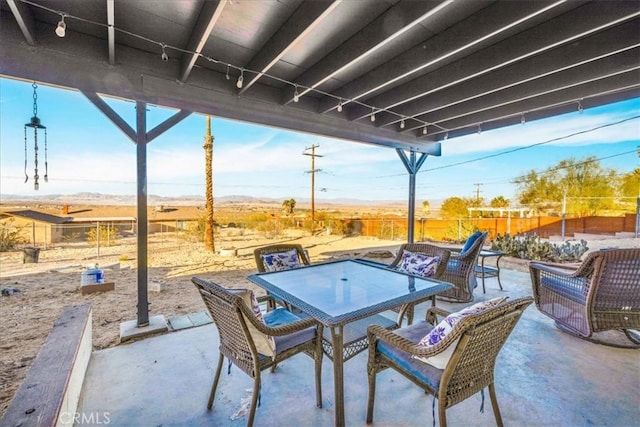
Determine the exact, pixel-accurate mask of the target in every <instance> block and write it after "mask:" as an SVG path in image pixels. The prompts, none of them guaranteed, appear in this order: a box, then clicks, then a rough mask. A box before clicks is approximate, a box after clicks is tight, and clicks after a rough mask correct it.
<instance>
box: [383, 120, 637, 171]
mask: <svg viewBox="0 0 640 427" xmlns="http://www.w3.org/2000/svg"><path fill="white" fill-rule="evenodd" d="M638 118H640V115H636V116H633V117H627V118H625V119H622V120H619V121H617V122H613V123H605V124H603V125H599V126H596V127H593V128H590V129H585V130H581V131H578V132H574V133H570V134H568V135H563V136H559V137H556V138H551V139H548V140H546V141H542V142H536V143H534V144H531V145H526V146H524V147H517V148H513V149H511V150H506V151H501V152H499V153H494V154H488V155H486V156H482V157H476V158H475V159H470V160H465V161H461V162H456V163H450V164H447V165H442V166H438V167H435V168H431V169H423V170H421V171H419V172H418V173H423V172H433V171H436V170H442V169H448V168H452V167H454V166H461V165H466V164H469V163H475V162H479V161H481V160H487V159H491V158H494V157H499V156H504V155H506V154H511V153H515V152H517V151H522V150H527V149H529V148H533V147H538V146H540V145H545V144H549V143H551V142H555V141H561V140H563V139H567V138H571V137H574V136H577V135H583V134H586V133H589V132H595V131H597V130H600V129H604V128H607V127H611V126H617V125H619V124H622V123H625V122H628V121H630V120H635V119H638ZM630 152H632V153H634V152H636V150H632V151H630ZM630 152H625V153H621V154H619V155H623V154H629V153H630ZM610 157H614V156H610ZM604 158H609V157H604ZM604 158H603V159H604ZM405 175H406V173H399V174H393V175H380V176H376V177H375V178H392V177H396V176H405Z"/></svg>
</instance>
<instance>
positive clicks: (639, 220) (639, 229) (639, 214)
mask: <svg viewBox="0 0 640 427" xmlns="http://www.w3.org/2000/svg"><path fill="white" fill-rule="evenodd" d="M638 233H640V196H638V198H637V199H636V233H635V238H636V239H637V238H638Z"/></svg>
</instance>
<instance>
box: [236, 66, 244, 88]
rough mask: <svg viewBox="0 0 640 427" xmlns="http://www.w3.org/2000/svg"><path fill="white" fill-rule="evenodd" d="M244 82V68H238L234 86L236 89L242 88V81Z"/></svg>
mask: <svg viewBox="0 0 640 427" xmlns="http://www.w3.org/2000/svg"><path fill="white" fill-rule="evenodd" d="M243 82H244V68H241V69H240V77H238V81H237V82H236V87H237V88H238V89H242V83H243Z"/></svg>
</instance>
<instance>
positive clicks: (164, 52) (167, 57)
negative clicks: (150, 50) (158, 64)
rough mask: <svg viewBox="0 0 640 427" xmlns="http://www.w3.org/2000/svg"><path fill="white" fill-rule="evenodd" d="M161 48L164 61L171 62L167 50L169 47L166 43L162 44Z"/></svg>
mask: <svg viewBox="0 0 640 427" xmlns="http://www.w3.org/2000/svg"><path fill="white" fill-rule="evenodd" d="M160 47H162V60H163V61H165V62H167V61H168V60H169V55H167V51H166V50H165V49H166V48H167V45H166V44H164V43H160Z"/></svg>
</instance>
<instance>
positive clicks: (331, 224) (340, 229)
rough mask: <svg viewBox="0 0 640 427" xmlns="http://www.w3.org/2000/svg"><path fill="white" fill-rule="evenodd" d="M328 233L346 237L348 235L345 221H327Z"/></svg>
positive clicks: (335, 219) (333, 219)
mask: <svg viewBox="0 0 640 427" xmlns="http://www.w3.org/2000/svg"><path fill="white" fill-rule="evenodd" d="M325 225H326V228H327V232H328V233H329V234H331V235H334V236H346V235H347V233H348V230H347V226H346V225H345V223H344V221H342V220H340V219H338V218H331V219H327V220H326V221H325Z"/></svg>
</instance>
